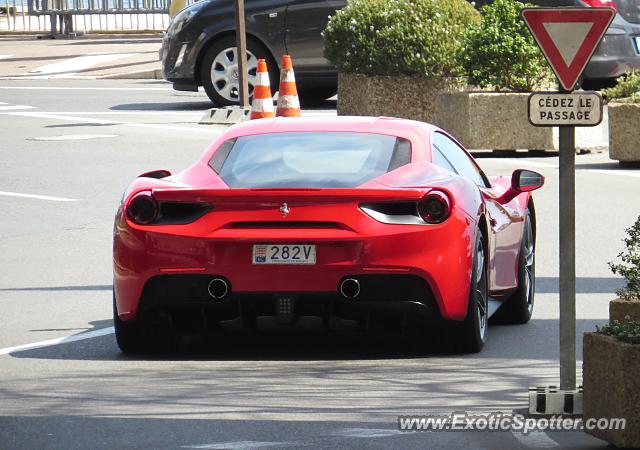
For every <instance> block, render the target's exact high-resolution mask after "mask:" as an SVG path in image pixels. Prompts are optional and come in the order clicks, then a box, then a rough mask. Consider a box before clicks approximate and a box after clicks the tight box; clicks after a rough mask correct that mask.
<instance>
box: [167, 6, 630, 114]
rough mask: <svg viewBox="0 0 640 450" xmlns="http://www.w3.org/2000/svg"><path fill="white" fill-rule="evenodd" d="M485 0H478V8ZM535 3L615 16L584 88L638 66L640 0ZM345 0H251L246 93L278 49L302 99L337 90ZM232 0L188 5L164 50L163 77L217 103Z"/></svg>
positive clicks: (230, 55) (227, 78)
mask: <svg viewBox="0 0 640 450" xmlns="http://www.w3.org/2000/svg"><path fill="white" fill-rule="evenodd" d="M486 3H488V2H487V1H477V2H475V5H476V7H478V8H479V7H481V6H483V5H484V4H486ZM532 3H534V4H536V5H538V6H554V7H555V6H583V7H584V6H589V7H597V6H610V7H613V8H615V9H616V11H617V14H616V17H615V19H614V21H613V23H612V24H611V26H610V28H609V30H608V31H607V33H606V35H605V37H604V39H603V40H602V42H601V43H600V45H599V46H598V48H597V50H596V52H595V54H594V55H593V58H592V59H591V62H590V63H589V65H588V66H587V69H586V70H585V73H584V79H583V81H582V83H583V87H585V88H587V89H598V88H600V87H603V86H608V85H612V84H613V83H614V82H615V79H616V78H617V77H619V76H620V75H622V74H623V73H625V72H627V71H629V70H631V69H634V68H640V0H613V1H609V0H560V1H549V0H533V1H532ZM345 5H346V0H246V1H245V16H246V30H247V52H248V65H249V94H250V95H251V93H252V92H253V82H254V79H255V74H256V68H257V60H258V58H264V59H266V60H267V64H268V66H269V77H270V79H271V85H272V86H276V85H277V83H278V77H279V67H278V63H279V59H280V56H281V55H283V54H285V53H288V54H290V55H291V56H292V58H293V63H294V67H295V71H296V72H295V73H296V81H297V83H298V90H299V91H300V96H301V99H302V100H303V101H305V100H313V99H324V98H328V97H330V96H332V95H334V94H335V93H336V90H337V72H336V69H335V68H334V67H332V66H331V65H330V64H329V62H328V61H327V60H326V59H325V58H324V56H323V40H322V36H321V34H320V33H321V32H322V30H324V28H325V27H326V24H327V20H328V16H330V15H333V14H334V13H335V11H336V10H338V9H340V8H342V7H344V6H345ZM234 27H235V19H234V1H233V0H201V1H199V2H197V3H194V4H193V5H191V6H188V7H187V8H185V9H183V10H182V11H181V12H180V13H179V14H178V15H177V16H176V17H175V18H174V19H173V21H172V22H171V24H170V25H169V28H168V29H167V32H166V34H165V37H164V41H163V45H162V49H161V51H160V56H161V59H162V71H163V76H164V78H165V79H166V80H168V81H170V82H172V83H173V87H174V89H176V90H182V91H197V90H198V87H199V86H204V89H205V91H206V92H207V95H208V96H209V98H210V99H211V101H212V102H213V103H214V104H216V105H220V106H224V105H230V104H234V103H237V101H238V67H237V54H236V50H235V31H234Z"/></svg>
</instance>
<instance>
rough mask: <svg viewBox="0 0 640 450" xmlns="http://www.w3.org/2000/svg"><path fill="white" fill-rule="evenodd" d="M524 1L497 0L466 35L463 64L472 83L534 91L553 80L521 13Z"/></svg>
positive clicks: (513, 89)
mask: <svg viewBox="0 0 640 450" xmlns="http://www.w3.org/2000/svg"><path fill="white" fill-rule="evenodd" d="M527 6H533V5H528V4H527V5H525V4H524V3H520V2H518V1H514V0H495V1H494V2H493V3H491V4H490V5H486V6H483V7H482V8H481V9H480V14H481V15H482V21H481V22H480V23H479V24H477V25H476V26H472V27H471V28H469V30H467V32H466V33H465V35H464V40H463V46H464V51H463V52H462V53H461V54H460V61H461V65H462V67H463V68H464V71H465V74H466V75H467V77H468V79H469V84H471V85H474V86H479V87H481V88H487V87H488V88H491V89H493V90H495V91H507V92H531V91H533V90H535V89H540V88H543V87H545V86H547V85H548V84H549V82H550V81H551V79H552V78H551V70H550V68H549V65H548V64H547V61H546V60H545V58H544V55H543V54H542V52H541V51H540V49H539V48H538V46H537V45H536V43H535V41H534V39H533V36H532V35H531V33H530V32H529V29H528V28H527V26H526V24H525V23H524V20H522V17H521V15H520V14H521V11H522V8H524V7H527Z"/></svg>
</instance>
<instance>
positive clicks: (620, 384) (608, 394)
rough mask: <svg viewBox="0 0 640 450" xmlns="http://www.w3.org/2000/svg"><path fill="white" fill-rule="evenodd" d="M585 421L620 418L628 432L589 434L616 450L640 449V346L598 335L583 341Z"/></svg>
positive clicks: (595, 431) (612, 431)
mask: <svg viewBox="0 0 640 450" xmlns="http://www.w3.org/2000/svg"><path fill="white" fill-rule="evenodd" d="M583 356H584V362H583V386H584V398H583V402H584V403H583V408H584V411H583V419H584V421H585V423H586V422H587V420H588V419H590V418H595V419H596V420H597V419H599V418H603V417H606V418H612V417H620V418H625V419H626V427H625V429H624V430H589V431H587V433H589V434H591V435H593V436H595V437H597V438H600V439H604V440H605V441H607V442H609V443H611V444H613V445H615V446H616V447H624V448H637V447H640V377H638V374H639V373H640V345H632V344H625V343H623V342H618V341H616V340H615V339H614V338H612V337H609V336H604V335H602V334H597V333H585V334H584V338H583Z"/></svg>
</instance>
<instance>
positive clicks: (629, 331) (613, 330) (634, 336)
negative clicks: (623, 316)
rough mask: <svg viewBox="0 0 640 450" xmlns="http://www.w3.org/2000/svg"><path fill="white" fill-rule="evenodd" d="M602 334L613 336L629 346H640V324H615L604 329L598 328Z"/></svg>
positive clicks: (630, 322)
mask: <svg viewBox="0 0 640 450" xmlns="http://www.w3.org/2000/svg"><path fill="white" fill-rule="evenodd" d="M596 330H597V332H598V333H600V334H604V335H607V336H613V337H614V338H615V339H616V340H618V341H620V342H626V343H627V344H640V322H632V321H629V322H614V323H612V324H610V325H605V326H603V327H602V328H600V327H598V326H596Z"/></svg>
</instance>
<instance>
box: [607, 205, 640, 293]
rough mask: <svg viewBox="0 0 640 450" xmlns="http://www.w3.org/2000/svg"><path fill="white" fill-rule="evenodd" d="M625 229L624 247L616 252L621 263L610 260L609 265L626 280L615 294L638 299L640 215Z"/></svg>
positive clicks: (639, 289) (639, 281)
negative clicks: (623, 249) (621, 250)
mask: <svg viewBox="0 0 640 450" xmlns="http://www.w3.org/2000/svg"><path fill="white" fill-rule="evenodd" d="M626 231H627V237H626V238H625V239H624V240H623V241H624V245H625V247H626V249H625V251H623V252H620V253H619V254H618V258H620V260H621V261H622V264H615V263H613V262H610V263H609V267H610V268H611V270H612V271H613V273H615V274H618V275H622V276H623V277H624V279H625V281H626V286H625V287H624V288H622V289H618V290H617V291H616V294H618V296H619V297H620V298H621V299H623V300H630V301H640V217H638V219H637V220H636V222H635V223H634V224H633V226H632V227H631V228H628V229H627V230H626Z"/></svg>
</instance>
